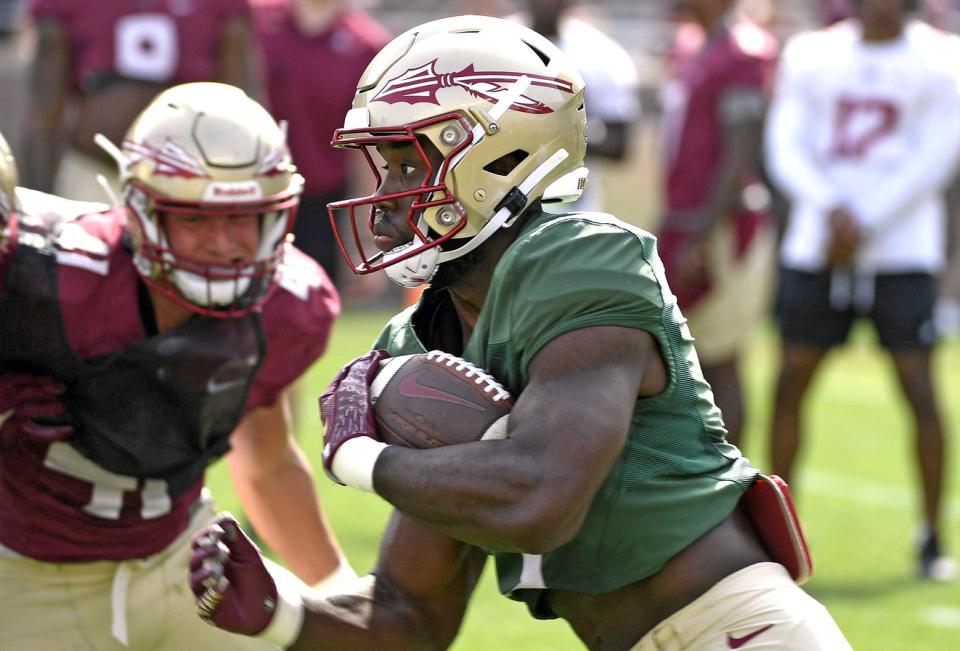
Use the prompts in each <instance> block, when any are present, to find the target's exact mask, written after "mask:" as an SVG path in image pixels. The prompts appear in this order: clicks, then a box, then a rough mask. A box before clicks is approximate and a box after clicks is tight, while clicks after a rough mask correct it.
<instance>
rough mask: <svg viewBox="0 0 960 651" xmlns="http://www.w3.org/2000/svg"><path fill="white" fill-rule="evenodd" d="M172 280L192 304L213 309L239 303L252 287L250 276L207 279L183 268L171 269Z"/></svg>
mask: <svg viewBox="0 0 960 651" xmlns="http://www.w3.org/2000/svg"><path fill="white" fill-rule="evenodd" d="M170 281H171V282H172V283H173V285H174V286H175V287H176V288H177V290H179V291H180V293H181V294H183V297H184V298H186V299H187V300H188V301H189V302H190V303H191V304H193V305H197V306H200V307H205V308H212V309H217V308H224V307H228V306H235V305H238V304H239V303H240V302H241V299H242V297H243V296H244V295H245V294H246V293H247V290H248V289H250V277H249V276H238V277H236V278H234V279H232V280H207V279H206V278H204V277H203V276H200V275H198V274H195V273H192V272H189V271H183V270H182V269H173V270H171V271H170Z"/></svg>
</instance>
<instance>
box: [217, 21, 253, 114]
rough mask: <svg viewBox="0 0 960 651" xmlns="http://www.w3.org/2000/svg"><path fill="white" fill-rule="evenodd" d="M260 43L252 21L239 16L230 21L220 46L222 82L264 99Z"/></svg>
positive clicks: (225, 27)
mask: <svg viewBox="0 0 960 651" xmlns="http://www.w3.org/2000/svg"><path fill="white" fill-rule="evenodd" d="M256 43H257V39H256V37H255V35H254V34H253V28H252V27H251V25H250V21H249V20H247V19H246V18H243V17H241V16H235V17H233V18H231V19H230V20H229V21H227V24H226V25H224V28H223V37H222V39H221V43H220V81H222V82H224V83H226V84H231V85H232V86H237V87H239V88H242V89H243V90H244V91H246V93H247V95H249V96H250V97H252V98H254V99H256V100H262V99H263V84H262V79H261V72H262V71H261V70H260V65H259V57H258V53H257V46H256Z"/></svg>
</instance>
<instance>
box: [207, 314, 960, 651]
mask: <svg viewBox="0 0 960 651" xmlns="http://www.w3.org/2000/svg"><path fill="white" fill-rule="evenodd" d="M388 316H389V315H388V314H387V313H385V312H347V313H345V314H344V315H343V317H342V318H341V320H340V322H339V323H338V324H337V327H336V329H335V331H334V334H333V339H332V342H331V347H330V350H329V351H328V353H327V355H326V356H325V357H324V358H323V359H322V360H321V361H320V362H319V363H318V364H317V365H316V366H314V367H313V368H312V369H311V370H310V371H309V373H308V374H307V376H306V378H305V381H303V382H301V384H300V386H299V395H298V400H297V403H298V421H297V422H298V436H299V438H300V441H301V444H302V445H303V447H304V449H305V450H306V452H307V454H308V455H309V457H310V458H311V459H312V460H313V462H314V464H315V467H316V468H318V469H319V459H320V449H321V433H320V424H319V417H318V411H317V406H316V397H317V396H318V395H319V393H320V391H321V390H322V389H323V387H324V386H325V385H326V383H327V381H328V380H329V379H330V378H331V377H332V376H333V375H334V373H335V372H336V370H337V369H338V368H339V367H340V365H341V364H342V363H344V362H345V361H348V360H349V359H352V358H353V357H355V356H356V355H358V354H361V353H362V352H363V351H365V350H366V348H367V347H368V346H369V344H370V343H371V342H372V341H373V338H374V337H375V336H376V333H377V332H378V331H379V329H380V327H381V326H382V324H383V323H384V322H385V321H386V319H387V318H388ZM774 344H775V340H774V338H773V334H772V333H771V332H770V330H769V329H765V330H763V331H762V332H760V333H759V334H758V335H757V338H756V341H755V345H754V346H753V348H752V349H751V353H750V356H749V358H748V360H747V365H746V369H747V375H748V385H749V393H750V398H751V400H750V404H749V413H750V421H749V424H748V431H747V434H746V438H745V441H746V444H745V452H746V454H747V455H748V456H750V457H751V459H752V460H753V461H754V463H756V464H758V465H759V466H760V467H761V468H764V467H766V458H767V453H766V448H767V446H766V442H765V441H764V440H763V439H764V424H765V423H766V422H767V420H768V418H769V410H770V404H769V401H770V395H771V389H770V387H771V384H770V383H771V380H772V378H773V376H774V373H775V372H776V361H775V352H774ZM957 368H960V343H957V342H950V343H948V344H947V345H945V346H944V347H943V348H942V349H941V350H940V351H938V354H937V359H936V369H937V373H938V376H939V378H940V381H941V384H940V390H941V396H942V404H943V406H944V410H945V412H946V418H947V431H948V433H952V432H953V431H954V429H955V424H956V423H958V416H960V407H958V405H957V401H956V400H955V399H952V398H953V397H955V396H958V395H960V374H958V373H957V371H956V369H957ZM811 391H812V394H811V396H810V402H809V403H808V411H807V424H808V429H809V434H810V438H809V440H808V441H807V443H806V447H805V448H804V452H803V454H804V457H803V462H802V471H801V472H800V475H799V477H798V481H797V482H796V484H797V485H796V496H797V498H798V501H799V508H800V511H801V515H802V517H803V518H804V522H805V524H806V527H807V530H808V534H809V536H810V539H811V545H812V546H813V551H814V556H815V560H816V563H817V573H816V575H815V576H814V578H813V579H812V580H811V581H810V582H809V583H808V584H807V586H806V587H807V589H808V590H809V591H810V592H811V593H812V594H813V595H814V596H815V597H817V598H818V599H819V600H821V601H822V602H823V603H825V604H826V605H827V607H828V608H829V609H830V611H831V612H832V613H833V615H834V617H835V618H836V619H837V621H838V622H839V624H840V626H841V627H842V628H843V630H844V632H845V633H846V634H847V637H848V638H849V640H850V642H851V644H852V645H853V647H854V648H855V649H857V650H858V651H860V650H866V651H907V650H909V651H916V650H918V649H921V650H923V651H948V650H950V651H952V650H953V649H955V648H958V644H960V587H958V586H943V585H932V584H928V583H923V582H920V581H918V580H916V579H915V578H914V576H913V572H914V563H913V549H912V544H913V536H914V534H915V531H916V524H917V513H918V508H919V506H918V505H919V493H918V491H917V481H916V478H915V471H914V467H913V452H912V438H911V436H910V435H909V426H910V424H909V422H908V418H907V415H906V412H905V409H904V407H903V405H902V404H901V401H900V399H899V396H898V394H897V391H896V387H895V385H894V378H893V372H892V369H891V368H890V366H889V364H888V362H887V360H886V359H885V358H884V357H883V356H882V355H880V354H878V352H877V349H876V348H875V347H874V346H873V343H872V337H871V335H870V333H869V332H866V331H859V332H857V333H856V336H855V337H854V341H853V342H852V343H851V344H850V345H849V346H848V347H846V348H844V349H842V350H839V351H837V352H836V353H834V354H833V355H832V356H831V357H830V358H829V359H828V360H827V362H826V363H825V367H824V369H823V372H822V373H821V375H820V377H819V378H818V380H817V383H816V384H815V386H814V387H813V388H812V390H811ZM949 454H950V462H949V466H948V467H949V468H956V467H958V464H960V454H958V451H957V449H956V446H951V449H950V452H949ZM210 484H211V486H212V488H213V491H214V495H215V496H217V498H218V502H219V504H220V505H221V506H222V507H223V508H229V509H231V510H234V511H235V512H238V511H239V510H240V509H239V505H238V504H237V502H236V499H235V498H234V497H233V495H232V490H231V488H230V485H229V480H228V478H227V476H226V473H225V468H224V465H223V464H222V463H221V464H218V465H217V466H216V467H215V468H214V469H213V471H212V473H211V476H210ZM318 486H319V490H320V493H321V497H322V499H323V504H324V508H325V509H326V512H327V514H328V516H329V518H330V521H331V522H332V524H333V527H334V530H335V531H336V533H337V536H338V537H339V539H340V542H341V544H342V545H343V546H344V549H345V550H346V551H347V554H348V555H349V557H350V560H351V562H352V563H353V565H354V567H355V568H356V569H357V570H358V571H361V572H363V571H366V570H368V569H369V568H370V567H371V565H372V564H373V561H374V559H375V557H376V553H377V547H378V544H379V540H380V534H381V531H382V528H383V523H384V522H385V519H386V517H387V514H388V512H389V507H388V505H386V503H385V502H383V501H382V500H380V499H379V498H378V497H376V496H373V495H366V494H361V493H359V492H358V491H353V490H350V489H347V488H344V487H340V486H335V485H333V484H332V483H331V482H329V481H328V480H327V479H326V478H325V477H324V476H323V475H322V472H319V470H318ZM945 511H946V513H947V514H948V517H947V524H948V527H947V531H946V534H947V536H948V537H949V539H950V540H951V541H952V542H953V549H954V550H955V551H958V552H960V491H958V490H957V487H956V483H955V482H954V483H953V484H951V485H950V487H949V490H948V498H947V501H946V503H945ZM492 575H493V572H492V563H491V564H490V566H488V569H487V572H486V573H485V575H484V578H483V580H482V582H481V585H480V586H479V588H478V590H477V593H476V594H475V596H474V599H473V602H472V604H471V606H470V610H469V612H468V613H467V620H466V622H465V624H464V627H463V629H462V631H461V633H460V636H459V637H458V639H457V641H456V643H455V644H454V646H453V648H454V649H455V650H456V651H489V650H491V649H497V648H503V649H517V650H519V651H556V650H558V649H578V648H581V645H580V644H579V643H577V642H576V639H575V638H574V636H573V635H572V633H571V632H570V631H569V629H568V627H567V626H566V625H565V624H563V623H561V622H540V621H536V620H533V619H532V618H530V617H529V616H528V615H527V613H526V610H525V608H524V607H523V606H522V605H520V604H517V603H514V602H512V601H510V600H508V599H504V598H503V597H500V596H499V594H498V593H497V590H496V586H495V584H494V582H493V576H492Z"/></svg>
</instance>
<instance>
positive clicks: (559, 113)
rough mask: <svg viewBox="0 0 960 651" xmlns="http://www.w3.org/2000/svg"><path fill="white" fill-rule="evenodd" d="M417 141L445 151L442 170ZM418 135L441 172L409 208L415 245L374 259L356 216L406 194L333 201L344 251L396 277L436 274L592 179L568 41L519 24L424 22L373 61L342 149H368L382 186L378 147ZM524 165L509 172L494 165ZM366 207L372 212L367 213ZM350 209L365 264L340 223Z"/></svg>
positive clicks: (409, 282) (465, 19)
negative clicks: (530, 210)
mask: <svg viewBox="0 0 960 651" xmlns="http://www.w3.org/2000/svg"><path fill="white" fill-rule="evenodd" d="M418 137H419V138H426V139H428V140H429V142H430V143H431V144H432V145H433V146H434V147H436V149H437V150H438V151H439V152H440V153H441V154H442V156H443V162H442V164H441V165H439V166H438V167H436V168H434V167H433V166H431V165H430V163H429V161H428V160H427V157H426V154H425V152H424V150H423V147H422V146H421V145H420V144H418ZM387 142H410V143H413V144H414V145H415V146H416V147H417V149H418V151H419V153H420V156H422V157H423V158H424V162H425V163H426V164H427V165H426V166H427V169H431V170H433V171H432V172H431V173H430V174H429V175H428V177H427V178H426V179H424V182H423V183H422V185H421V187H420V188H418V189H417V190H416V191H415V192H414V193H411V192H404V193H402V196H410V195H411V194H413V196H414V200H413V203H412V206H411V208H410V210H409V213H408V215H407V219H408V221H409V223H410V226H411V227H412V229H413V232H414V233H415V236H414V239H413V241H411V242H409V243H407V244H404V245H402V246H400V247H397V248H396V249H394V250H392V251H389V252H387V253H380V252H378V253H377V254H376V255H374V256H368V255H367V254H366V252H365V250H364V246H363V243H362V241H361V240H362V238H361V237H360V233H359V231H358V227H357V222H358V219H363V218H366V219H367V220H368V227H369V224H372V219H373V207H374V203H375V202H377V201H383V200H387V199H390V198H393V197H394V196H395V197H396V198H400V196H401V195H400V194H397V195H379V196H373V195H371V196H367V197H361V198H357V199H350V200H346V201H339V202H335V203H331V204H330V205H329V207H328V208H329V216H330V219H331V222H332V224H333V227H334V231H335V233H336V236H337V241H338V243H339V245H340V249H341V252H342V253H343V255H344V256H345V257H346V258H347V262H348V263H349V265H350V267H351V268H352V269H353V271H354V272H355V273H361V274H363V273H369V272H372V271H377V270H379V269H384V270H385V271H386V273H387V275H389V276H390V278H391V279H392V280H394V281H395V282H397V283H399V284H401V285H404V286H407V287H414V286H416V285H419V284H422V283H424V282H428V281H429V280H430V278H431V277H432V276H433V274H434V272H435V271H436V268H437V265H439V264H441V263H443V262H445V261H447V260H452V259H455V258H458V257H460V256H462V255H464V254H466V253H468V252H469V251H471V250H473V249H475V248H476V247H477V246H479V245H480V244H481V243H483V242H484V241H485V240H486V239H487V238H488V237H490V235H492V234H493V233H494V232H495V231H496V230H497V229H499V228H502V227H504V226H507V225H509V224H511V223H512V220H513V219H514V218H515V217H517V216H518V215H519V214H520V212H521V211H522V210H523V209H524V207H525V206H526V205H527V204H529V203H530V202H532V201H534V200H538V199H539V200H542V201H543V202H552V201H572V200H575V199H576V198H578V197H579V196H580V193H581V192H582V191H583V188H584V187H585V184H586V176H587V173H586V169H585V168H584V167H583V156H584V153H585V151H586V115H585V112H584V106H583V79H582V78H581V76H580V74H579V73H578V72H577V70H576V68H575V67H574V66H573V65H572V64H571V63H570V62H569V61H568V60H567V58H566V57H565V56H564V55H563V53H562V52H560V50H559V49H557V47H556V46H555V45H553V44H552V43H550V41H548V40H547V39H546V38H544V37H543V36H541V35H539V34H537V33H536V32H534V31H533V30H530V29H528V28H526V27H523V26H521V25H519V24H516V23H513V22H510V21H506V20H502V19H498V18H489V17H484V16H457V17H454V18H445V19H441V20H436V21H432V22H428V23H426V24H424V25H420V26H419V27H415V28H413V29H411V30H409V31H407V32H405V33H403V34H401V35H400V36H398V37H397V38H395V39H394V40H393V41H392V42H390V43H389V44H388V45H387V46H386V47H384V48H383V50H381V51H380V53H379V54H377V56H376V57H375V58H374V59H373V61H372V62H371V63H370V65H369V66H368V67H367V69H366V71H365V72H364V74H363V76H362V77H361V79H360V82H359V84H358V85H357V91H356V96H355V98H354V101H353V108H352V109H351V110H350V111H349V112H348V113H347V116H346V119H345V121H344V125H343V128H341V129H338V130H337V131H336V132H335V133H334V136H333V146H335V147H343V148H356V149H361V150H362V151H363V153H364V155H365V156H366V158H367V162H368V163H369V164H370V168H371V170H373V173H374V176H375V177H376V181H377V185H379V184H380V178H381V177H380V173H379V170H378V169H377V164H376V163H375V162H374V161H375V154H373V153H372V152H371V149H372V148H375V147H376V146H377V145H378V144H383V143H387ZM506 157H509V158H510V159H511V160H513V161H519V163H517V164H516V165H515V166H514V167H513V168H512V169H508V170H504V167H503V166H502V165H496V164H495V163H496V162H497V161H499V160H501V159H504V158H506ZM362 207H366V208H367V211H364V212H366V213H367V214H364V215H360V214H358V209H359V208H362ZM339 211H345V212H347V213H348V214H349V221H350V231H351V234H352V236H353V241H354V243H355V247H356V252H357V254H358V255H359V259H358V260H356V261H355V260H354V259H353V256H352V255H351V254H350V253H348V252H347V248H346V246H345V243H344V239H345V238H344V237H343V235H342V233H341V232H340V230H339V229H338V228H337V219H336V215H337V214H338V212H339Z"/></svg>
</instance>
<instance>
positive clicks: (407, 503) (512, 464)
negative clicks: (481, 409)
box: [374, 440, 592, 553]
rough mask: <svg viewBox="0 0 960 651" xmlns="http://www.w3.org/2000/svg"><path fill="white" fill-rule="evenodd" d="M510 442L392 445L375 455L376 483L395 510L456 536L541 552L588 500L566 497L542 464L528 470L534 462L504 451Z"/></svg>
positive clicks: (557, 540)
mask: <svg viewBox="0 0 960 651" xmlns="http://www.w3.org/2000/svg"><path fill="white" fill-rule="evenodd" d="M515 446H516V442H515V441H509V440H508V441H482V442H479V443H470V444H465V445H457V446H448V447H445V448H437V449H433V450H415V451H412V450H408V449H402V448H401V449H392V448H393V446H391V449H388V450H387V453H385V454H383V455H381V457H380V459H379V460H378V462H377V467H376V469H375V472H374V487H375V489H376V491H377V493H378V494H380V495H381V496H382V497H383V498H384V499H386V500H387V501H389V502H390V503H391V504H393V506H395V507H396V508H397V509H398V510H400V511H402V512H404V513H406V514H408V515H411V516H413V517H415V518H417V519H418V520H421V521H423V522H425V523H426V524H428V525H429V526H430V528H432V529H434V530H436V531H438V532H440V533H442V534H444V535H446V536H449V537H450V538H453V539H455V540H460V541H463V542H466V543H469V544H471V545H475V546H477V547H482V548H485V549H497V550H500V551H516V552H522V553H542V552H543V551H545V550H548V549H553V548H555V547H557V546H559V545H560V544H562V543H563V542H566V541H567V540H568V539H569V537H570V536H571V535H572V533H573V532H575V531H576V529H577V528H579V524H580V522H581V518H582V515H583V513H584V512H585V509H586V505H581V504H577V503H576V500H575V499H573V498H571V499H570V500H567V499H566V498H565V497H563V495H564V493H562V491H561V490H558V489H557V487H558V486H560V485H562V484H563V480H562V479H560V478H557V477H553V476H552V475H551V473H550V471H549V470H548V469H547V468H546V466H545V465H541V467H540V470H539V471H538V472H531V465H533V464H530V463H528V460H527V461H525V460H524V459H523V458H522V455H519V454H514V453H512V452H511V451H509V448H511V447H515ZM393 452H396V454H392V453H393ZM568 483H572V482H568ZM591 494H592V493H591ZM436 495H443V499H442V500H438V499H434V497H433V496H436ZM561 503H562V507H561V508H556V507H557V506H558V505H559V504H561Z"/></svg>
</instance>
